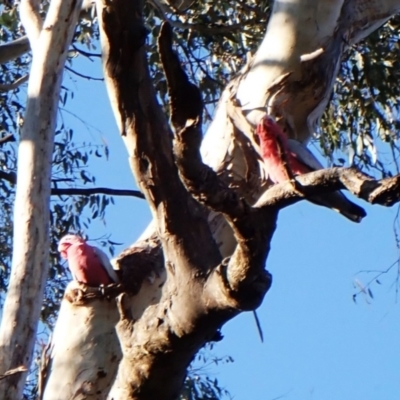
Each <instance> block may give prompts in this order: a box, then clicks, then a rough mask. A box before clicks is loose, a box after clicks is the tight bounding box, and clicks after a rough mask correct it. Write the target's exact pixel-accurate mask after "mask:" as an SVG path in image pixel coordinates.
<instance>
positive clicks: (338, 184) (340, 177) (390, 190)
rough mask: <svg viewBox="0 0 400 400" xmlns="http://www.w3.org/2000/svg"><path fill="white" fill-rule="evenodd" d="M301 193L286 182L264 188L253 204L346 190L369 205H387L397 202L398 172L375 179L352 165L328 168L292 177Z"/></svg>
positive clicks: (284, 202) (280, 204)
mask: <svg viewBox="0 0 400 400" xmlns="http://www.w3.org/2000/svg"><path fill="white" fill-rule="evenodd" d="M296 180H297V182H298V183H299V184H300V185H301V192H300V191H298V190H296V188H294V187H293V184H291V183H290V182H285V183H281V184H279V185H274V186H272V187H270V188H269V189H267V190H266V191H265V193H264V194H263V195H262V196H261V197H260V199H259V200H258V201H257V203H256V204H255V205H254V207H257V208H261V207H278V208H283V207H286V206H289V205H291V204H293V203H296V202H297V201H299V200H303V199H305V198H307V197H312V196H314V195H320V194H324V193H326V192H334V191H336V190H341V189H347V190H348V191H349V192H351V193H352V194H354V195H355V196H357V197H359V198H360V199H363V200H365V201H367V202H369V203H371V204H380V205H382V206H386V207H390V206H392V205H394V204H396V203H398V202H399V201H400V175H396V176H394V177H389V178H385V179H381V180H375V179H373V178H371V177H370V176H368V175H366V174H364V173H363V172H360V171H358V170H357V169H355V168H330V169H322V170H319V171H315V172H311V173H309V174H305V175H300V176H297V177H296Z"/></svg>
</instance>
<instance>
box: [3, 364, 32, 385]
mask: <svg viewBox="0 0 400 400" xmlns="http://www.w3.org/2000/svg"><path fill="white" fill-rule="evenodd" d="M26 371H28V369H27V368H26V367H25V366H23V365H20V366H19V367H17V368H13V369H10V370H8V371H7V372H6V373H4V374H3V375H0V381H1V380H3V379H6V378H8V377H10V376H13V375H15V374H19V373H21V372H26Z"/></svg>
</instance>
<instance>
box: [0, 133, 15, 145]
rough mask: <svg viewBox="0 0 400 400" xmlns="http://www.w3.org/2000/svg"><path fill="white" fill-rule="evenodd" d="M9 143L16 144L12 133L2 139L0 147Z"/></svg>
mask: <svg viewBox="0 0 400 400" xmlns="http://www.w3.org/2000/svg"><path fill="white" fill-rule="evenodd" d="M8 142H15V136H14V135H13V134H12V133H10V134H8V135H6V136H4V137H2V138H0V146H2V145H3V144H6V143H8Z"/></svg>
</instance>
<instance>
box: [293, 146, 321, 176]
mask: <svg viewBox="0 0 400 400" xmlns="http://www.w3.org/2000/svg"><path fill="white" fill-rule="evenodd" d="M288 147H289V150H290V151H291V152H293V153H295V154H296V155H297V156H298V157H299V160H300V161H301V162H303V163H304V164H306V165H307V166H308V167H310V168H311V169H314V170H318V169H323V168H324V166H323V165H322V164H321V163H320V162H319V161H318V159H317V158H316V157H315V156H314V154H313V153H311V151H310V150H309V149H308V148H307V146H306V145H304V144H303V143H301V142H299V141H298V140H295V139H289V140H288Z"/></svg>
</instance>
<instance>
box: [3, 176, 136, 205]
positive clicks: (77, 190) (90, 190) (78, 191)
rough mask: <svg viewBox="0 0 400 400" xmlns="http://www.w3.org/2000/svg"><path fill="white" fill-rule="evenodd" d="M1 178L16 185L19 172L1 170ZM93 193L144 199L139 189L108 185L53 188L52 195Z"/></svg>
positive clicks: (86, 194) (88, 194)
mask: <svg viewBox="0 0 400 400" xmlns="http://www.w3.org/2000/svg"><path fill="white" fill-rule="evenodd" d="M0 179H4V180H5V181H7V182H10V183H12V184H13V185H15V184H16V183H17V174H16V173H15V172H5V171H0ZM92 194H108V195H110V196H130V197H137V198H139V199H144V196H143V194H142V193H141V192H140V191H139V190H128V189H111V188H106V187H94V188H52V189H51V195H52V196H90V195H92Z"/></svg>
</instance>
